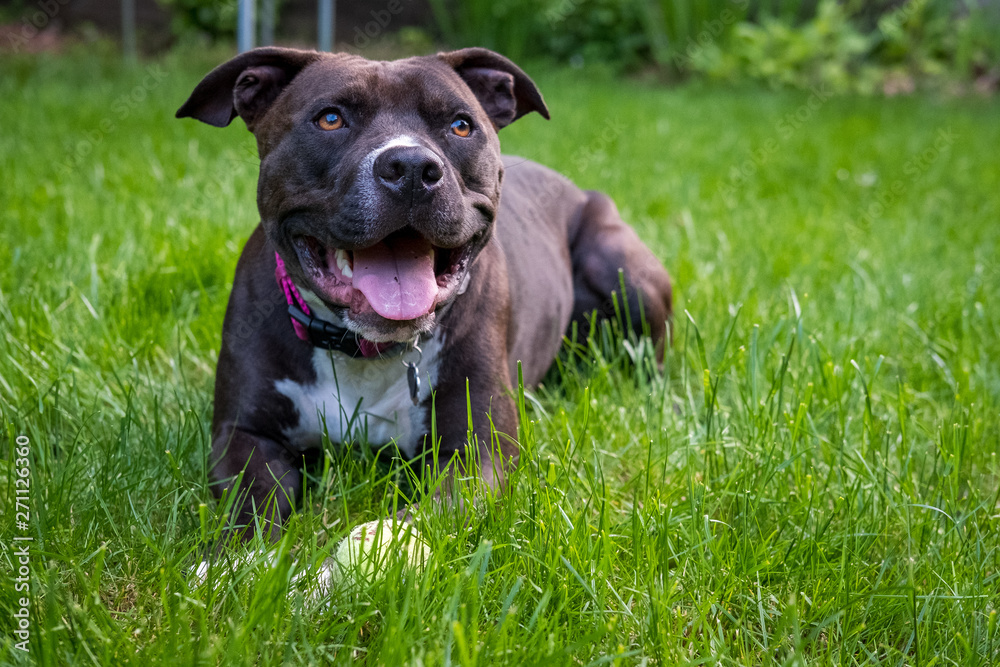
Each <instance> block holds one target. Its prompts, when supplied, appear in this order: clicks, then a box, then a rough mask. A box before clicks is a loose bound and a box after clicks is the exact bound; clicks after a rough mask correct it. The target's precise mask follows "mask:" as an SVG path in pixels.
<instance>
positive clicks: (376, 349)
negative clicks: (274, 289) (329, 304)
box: [274, 252, 398, 359]
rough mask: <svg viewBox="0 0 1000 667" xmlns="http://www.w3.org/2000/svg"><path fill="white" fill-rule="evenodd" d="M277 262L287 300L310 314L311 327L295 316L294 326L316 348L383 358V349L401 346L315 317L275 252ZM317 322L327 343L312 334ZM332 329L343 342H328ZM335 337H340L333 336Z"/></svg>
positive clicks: (297, 332)
mask: <svg viewBox="0 0 1000 667" xmlns="http://www.w3.org/2000/svg"><path fill="white" fill-rule="evenodd" d="M274 262H275V268H274V279H275V280H277V281H278V285H280V286H281V290H282V291H283V292H284V293H285V301H287V302H288V305H289V306H290V307H293V306H294V307H298V309H299V310H301V311H302V313H304V314H305V315H306V316H307V317H308V321H309V322H310V326H309V327H308V328H307V327H306V325H305V324H303V323H302V322H300V321H299V320H297V319H296V318H295V317H290V318H289V319H290V320H291V321H292V328H293V329H294V330H295V335H296V336H298V337H299V338H300V339H301V340H304V341H306V342H307V343H312V344H313V345H315V346H316V347H322V348H325V349H336V350H340V351H342V352H346V353H347V354H349V355H350V356H355V357H356V356H358V355H357V354H354V352H355V350H356V351H357V352H358V353H359V354H360V355H361V356H362V357H365V358H366V359H369V358H371V357H380V356H382V353H383V352H385V351H387V350H388V349H389V348H391V347H393V346H394V345H398V343H393V342H388V343H375V342H372V341H370V340H368V339H367V338H362V337H361V336H358V335H357V334H354V333H351V332H350V331H348V330H347V329H343V328H341V327H336V326H334V325H333V324H330V323H329V322H325V321H324V320H321V319H319V318H317V317H313V316H312V310H310V308H309V304H307V303H306V300H305V299H303V298H302V295H301V294H299V289H298V288H297V287H296V286H295V283H293V282H292V279H291V277H290V276H289V275H288V269H286V268H285V262H284V261H283V260H282V259H281V255H279V254H278V253H277V252H275V253H274ZM291 310H294V308H291ZM313 322H315V323H316V326H317V328H319V329H322V330H323V331H324V333H325V334H326V335H325V336H324V342H323V343H319V342H317V340H316V339H315V338H314V337H313V336H311V335H310V331H311V329H312V328H313V327H312V323H313ZM330 332H335V334H339V342H336V343H333V344H330V343H328V342H327V341H329V340H330V339H331V334H330ZM333 337H337V336H336V335H333Z"/></svg>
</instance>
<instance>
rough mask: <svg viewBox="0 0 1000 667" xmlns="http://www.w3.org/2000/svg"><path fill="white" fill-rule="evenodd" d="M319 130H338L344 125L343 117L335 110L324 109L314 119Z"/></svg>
mask: <svg viewBox="0 0 1000 667" xmlns="http://www.w3.org/2000/svg"><path fill="white" fill-rule="evenodd" d="M316 124H317V125H319V129H321V130H339V129H340V128H342V127H344V118H343V116H341V115H340V114H339V113H338V112H336V111H324V112H323V113H322V114H320V116H319V118H317V119H316Z"/></svg>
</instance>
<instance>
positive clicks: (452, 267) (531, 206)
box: [177, 48, 671, 534]
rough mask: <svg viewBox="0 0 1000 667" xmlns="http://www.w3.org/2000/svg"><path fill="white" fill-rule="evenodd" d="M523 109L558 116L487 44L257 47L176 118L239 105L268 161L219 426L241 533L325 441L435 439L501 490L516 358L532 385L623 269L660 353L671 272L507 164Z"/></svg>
mask: <svg viewBox="0 0 1000 667" xmlns="http://www.w3.org/2000/svg"><path fill="white" fill-rule="evenodd" d="M531 111H537V112H538V113H540V114H541V115H543V116H545V117H546V118H548V110H547V109H546V107H545V103H544V102H543V100H542V96H541V94H540V93H539V92H538V89H537V88H536V87H535V84H534V83H533V82H532V81H531V79H529V78H528V77H527V75H525V73H524V72H522V71H521V70H520V69H519V68H518V67H517V66H516V65H514V63H512V62H510V61H509V60H507V59H506V58H504V57H502V56H500V55H498V54H496V53H493V52H491V51H487V50H485V49H464V50H461V51H454V52H450V53H442V54H439V55H437V56H428V57H420V58H408V59H405V60H398V61H394V62H373V61H369V60H365V59H364V58H360V57H358V56H352V55H346V54H329V53H317V52H312V51H298V50H292V49H282V48H261V49H255V50H253V51H249V52H247V53H244V54H242V55H240V56H238V57H236V58H234V59H233V60H230V61H229V62H227V63H225V64H223V65H221V66H220V67H218V68H216V69H215V70H213V71H212V72H211V73H209V74H208V75H207V76H206V77H205V79H204V80H203V81H202V82H201V83H200V84H198V86H197V88H195V90H194V92H193V93H192V95H191V97H190V99H188V101H187V102H186V103H185V104H184V105H183V106H182V107H181V108H180V110H179V111H178V112H177V115H178V117H184V116H191V117H194V118H197V119H199V120H202V121H204V122H206V123H209V124H211V125H215V126H218V127H223V126H226V125H228V124H229V123H230V121H232V120H233V118H235V117H236V116H237V115H238V116H240V117H241V118H242V119H243V120H244V121H245V122H246V125H247V128H249V130H250V131H251V132H253V134H254V136H255V137H256V139H257V146H258V151H259V153H260V161H261V162H260V180H259V183H258V189H257V205H258V208H259V210H260V216H261V223H260V225H259V226H258V227H257V229H256V230H255V231H254V233H253V235H252V236H251V237H250V240H249V242H248V243H247V245H246V247H245V248H244V250H243V254H242V256H241V257H240V261H239V264H238V266H237V268H236V278H235V282H234V285H233V292H232V296H231V297H230V300H229V307H228V310H227V312H226V319H225V324H224V327H223V335H222V349H221V352H220V354H219V365H218V370H217V375H216V386H215V416H214V419H213V425H212V434H213V442H212V457H213V467H212V476H213V481H214V489H215V491H216V493H217V494H221V493H222V492H223V491H224V490H225V489H227V488H229V487H230V486H231V485H232V484H233V480H235V479H237V478H238V476H239V475H240V473H241V472H242V473H243V477H242V482H241V484H242V486H241V487H240V488H239V489H238V490H239V492H240V495H239V500H238V502H237V508H238V517H237V518H236V521H237V522H238V523H239V524H240V525H252V523H253V518H254V515H255V514H259V513H261V512H263V508H264V506H265V504H266V503H267V502H269V499H270V498H271V496H272V494H273V497H274V502H275V505H274V507H275V508H276V510H277V516H276V517H275V516H269V518H271V519H275V521H273V522H272V525H271V530H272V532H273V534H277V532H278V531H279V530H280V528H279V526H280V522H281V520H283V519H284V518H285V517H287V516H288V514H289V512H290V511H291V510H292V507H293V503H294V500H295V498H296V497H297V496H298V495H299V494H300V492H301V488H302V458H303V455H304V453H305V452H307V450H310V449H315V448H318V447H319V446H320V442H321V438H322V434H323V433H324V431H325V432H327V433H328V435H329V437H330V440H331V441H334V442H338V441H350V440H352V439H353V438H358V437H362V438H363V439H365V440H366V441H367V442H368V443H370V444H371V445H374V446H382V445H386V444H387V443H395V444H396V446H397V447H398V449H399V451H400V452H401V453H402V454H403V455H404V456H405V457H408V458H417V457H427V456H428V455H429V453H430V452H431V451H434V452H435V453H436V460H435V461H428V463H432V464H435V465H436V466H437V469H438V470H445V469H454V467H455V465H454V464H457V465H458V466H459V467H460V468H467V467H468V464H469V463H471V462H472V461H475V462H476V463H475V465H477V466H478V468H479V473H480V475H481V477H482V478H483V480H484V481H485V482H486V483H488V484H490V485H491V486H493V487H495V488H500V487H502V486H503V484H504V478H505V474H506V472H507V471H508V470H509V469H510V467H511V466H513V465H516V462H517V457H518V449H517V445H516V442H515V439H514V438H515V437H516V435H517V412H516V410H515V405H514V399H513V392H512V388H511V387H512V384H516V381H517V362H518V361H520V362H521V363H522V366H523V373H524V381H525V383H526V384H528V385H532V384H535V383H537V382H538V381H539V380H540V379H541V378H542V376H543V374H544V373H545V372H546V370H547V369H548V368H549V366H550V365H551V364H552V361H553V359H554V358H555V355H556V353H557V352H558V350H559V347H560V344H561V341H562V337H563V335H564V334H565V333H566V331H567V327H568V326H569V325H570V323H571V322H572V321H574V320H576V321H578V322H586V321H587V318H588V317H589V315H590V314H591V313H592V312H593V311H594V310H595V309H597V310H598V315H599V316H608V315H609V314H610V308H609V306H610V304H611V300H610V297H611V294H612V292H616V291H620V290H619V269H623V270H624V277H625V284H626V295H625V297H626V299H625V300H627V303H628V304H629V307H630V310H631V312H630V316H631V321H632V322H633V323H636V324H637V323H638V322H640V315H641V314H643V315H644V320H645V321H646V322H647V323H648V325H649V327H650V330H651V334H652V336H653V337H654V339H655V340H656V341H657V342H658V344H660V345H662V342H663V339H664V337H665V332H666V326H665V323H666V322H667V320H668V319H669V317H670V300H671V291H670V280H669V278H668V276H667V272H666V271H665V270H664V269H663V266H662V265H661V264H660V262H659V261H658V260H657V259H656V258H655V257H654V256H653V255H652V253H650V251H649V250H648V249H647V248H646V247H645V246H644V245H643V244H642V242H641V241H640V240H639V238H638V237H637V236H636V234H635V232H633V231H632V229H631V228H630V227H628V226H627V225H626V224H625V223H624V222H622V220H621V218H620V217H619V216H618V212H617V210H616V209H615V206H614V204H613V203H612V202H611V200H610V199H608V197H606V196H605V195H603V194H601V193H598V192H584V191H581V190H580V189H578V188H577V187H575V186H574V185H573V184H572V183H570V182H569V181H568V180H567V179H566V178H564V177H563V176H560V175H559V174H557V173H555V172H553V171H551V170H549V169H547V168H545V167H542V166H540V165H537V164H534V163H532V162H528V161H526V160H523V159H520V158H511V157H507V158H501V155H500V143H499V141H498V139H497V130H499V129H500V128H502V127H504V126H506V125H508V124H509V123H511V122H513V121H514V120H516V119H518V118H520V117H521V116H523V115H524V114H526V113H529V112H531ZM501 184H502V188H501ZM501 192H502V196H501ZM277 258H280V259H277ZM282 265H283V266H282ZM276 270H277V277H276ZM296 293H297V294H296ZM286 299H287V300H288V302H289V304H290V308H289V309H288V310H287V311H286V308H285V305H284V304H285V300H286ZM640 300H641V306H640ZM276 305H280V307H275V306H276ZM640 308H641V311H642V312H641V313H640ZM289 315H291V316H292V317H293V318H294V321H297V322H299V324H298V325H293V321H292V320H290V318H289ZM584 330H586V329H584ZM417 380H422V383H418V382H417ZM467 387H468V397H469V402H470V403H471V407H470V406H469V405H468V404H467V400H466V396H467V393H466V388H467ZM432 389H433V393H434V406H435V409H436V429H437V434H438V436H439V438H440V444H439V446H437V447H432V443H430V438H429V430H430V424H431V409H432V407H431V406H432V401H431V391H432ZM470 411H471V414H472V418H473V423H474V427H473V434H474V438H473V443H472V444H471V446H470V443H469V438H468V418H467V415H468V414H469V412H470ZM491 422H492V424H493V425H494V426H495V427H496V430H497V431H498V432H499V433H501V434H505V435H506V436H507V437H505V438H501V439H500V446H499V448H496V447H494V446H491V445H490V442H491V440H490V424H491Z"/></svg>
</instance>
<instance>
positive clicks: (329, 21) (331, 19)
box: [317, 0, 337, 51]
mask: <svg viewBox="0 0 1000 667" xmlns="http://www.w3.org/2000/svg"><path fill="white" fill-rule="evenodd" d="M318 9H319V11H318V14H319V16H318V17H317V21H318V23H319V50H320V51H333V38H334V35H335V33H336V31H335V30H334V28H335V27H336V21H337V2H336V0H319V8H318Z"/></svg>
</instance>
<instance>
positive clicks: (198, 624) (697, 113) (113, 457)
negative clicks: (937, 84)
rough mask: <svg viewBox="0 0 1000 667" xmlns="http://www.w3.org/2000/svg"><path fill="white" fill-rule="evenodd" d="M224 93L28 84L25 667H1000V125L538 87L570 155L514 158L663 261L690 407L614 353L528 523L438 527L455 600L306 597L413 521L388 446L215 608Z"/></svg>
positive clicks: (230, 256) (14, 215)
mask: <svg viewBox="0 0 1000 667" xmlns="http://www.w3.org/2000/svg"><path fill="white" fill-rule="evenodd" d="M223 56H224V54H222V53H214V54H213V53H209V54H200V55H198V56H195V55H193V54H187V55H186V56H180V55H176V56H173V57H171V58H168V59H167V60H164V61H161V62H158V63H155V64H154V67H157V68H160V69H159V70H157V71H159V72H162V78H160V79H159V80H156V81H153V80H152V79H148V80H147V77H148V72H147V71H146V70H145V69H144V66H140V68H139V69H136V70H126V69H123V68H121V67H119V66H118V65H116V64H114V63H113V62H112V61H110V60H108V59H105V58H101V57H88V56H86V55H85V54H79V53H78V54H71V55H69V56H62V57H43V58H40V59H38V60H11V59H7V60H4V61H2V62H0V100H2V101H0V111H2V114H0V117H2V121H0V124H2V132H0V182H2V184H3V185H2V199H3V203H2V206H0V263H2V269H0V420H2V426H3V437H4V447H3V450H2V454H0V484H2V485H3V487H4V493H3V494H0V497H2V501H0V502H2V503H3V504H2V508H3V511H2V514H0V516H2V518H0V530H2V539H0V542H2V544H3V548H4V550H3V551H2V552H0V562H2V563H3V567H2V570H3V578H4V583H3V584H2V585H0V662H2V663H13V664H23V663H26V662H30V661H32V660H34V661H37V663H39V664H53V665H62V664H75V663H79V664H95V665H112V664H125V663H128V664H143V665H151V664H225V665H229V664H259V665H271V664H278V663H288V664H325V663H327V662H334V663H347V662H349V661H351V660H353V659H357V660H359V661H361V662H362V663H363V664H372V665H374V664H387V665H394V664H404V663H406V664H424V665H441V664H451V665H471V664H480V665H492V664H521V665H536V664H544V665H555V664H643V663H646V664H662V665H675V664H677V665H683V664H692V665H693V664H719V665H797V664H810V665H860V664H876V663H877V664H888V665H932V664H936V665H991V664H997V663H998V662H1000V624H998V622H997V606H998V599H1000V594H998V591H1000V534H998V529H1000V502H998V501H1000V462H998V460H997V458H998V456H997V453H998V450H1000V416H998V413H1000V225H998V224H997V221H998V220H1000V186H998V184H1000V160H998V159H997V156H996V147H997V146H998V145H1000V122H998V121H1000V107H998V105H997V102H996V101H995V100H982V99H971V98H970V99H949V100H938V99H929V98H908V99H893V100H879V99H857V98H835V99H829V100H816V99H814V100H813V101H812V105H811V106H810V99H809V98H808V97H807V96H806V95H800V94H793V93H787V94H784V93H783V94H775V93H762V92H759V91H756V90H753V89H748V90H732V89H728V90H727V89H715V88H699V87H693V86H692V87H685V88H675V89H662V88H656V87H651V86H646V85H643V84H640V83H635V82H627V81H616V80H613V79H610V78H605V77H601V76H596V77H589V78H588V74H587V73H586V72H583V73H581V72H567V71H547V70H542V71H537V72H536V71H535V68H530V69H532V71H533V73H535V74H536V78H537V81H538V83H539V84H540V86H541V88H542V90H543V92H544V93H545V95H546V98H547V100H548V101H549V103H550V106H551V110H552V116H553V120H552V121H551V122H548V123H547V122H545V121H543V120H542V119H540V118H537V117H531V118H525V119H524V120H522V121H519V122H518V123H516V124H515V125H514V126H512V127H510V128H509V129H506V130H504V131H503V135H502V140H503V142H504V147H505V150H506V151H507V152H511V153H517V154H521V155H524V156H526V157H530V158H533V159H536V160H538V161H541V162H543V163H545V164H548V165H550V166H553V167H555V168H557V169H560V170H562V171H564V172H565V173H567V174H568V175H570V176H571V177H573V178H574V179H575V180H576V181H577V182H578V183H579V184H581V185H582V186H585V187H600V188H602V189H604V190H606V191H607V192H609V193H610V194H611V195H612V196H613V197H614V198H615V199H616V201H617V202H618V204H619V206H620V207H621V209H622V212H623V214H624V216H625V217H626V219H627V220H629V221H631V222H632V223H633V224H634V225H635V226H636V227H637V229H638V230H639V231H640V234H641V235H642V236H643V238H644V239H645V240H646V241H647V242H648V243H649V244H650V246H651V247H652V248H653V249H654V250H655V251H656V253H657V254H658V255H659V256H660V257H662V258H663V260H664V262H665V264H666V265H667V266H668V267H669V269H670V270H671V272H672V275H673V277H674V280H675V283H676V287H677V311H676V312H677V317H676V322H675V334H676V343H675V345H674V347H673V349H672V350H671V351H670V352H669V355H668V357H667V360H666V368H667V373H666V375H665V377H656V376H653V377H651V376H648V375H647V374H643V373H637V372H634V371H632V370H630V369H629V364H628V363H627V359H628V358H629V356H630V355H633V356H635V355H638V356H642V355H643V354H645V353H644V352H643V351H642V350H638V351H637V350H636V349H635V348H634V347H633V346H629V345H622V344H614V343H612V344H611V345H609V346H608V347H607V348H606V349H605V350H604V351H602V352H600V353H599V354H596V355H591V356H588V357H587V360H588V361H587V362H586V363H584V364H568V365H567V366H566V368H565V370H564V372H563V373H562V374H559V373H554V374H552V375H550V379H549V382H548V384H547V385H546V386H544V387H542V388H539V389H537V390H534V391H530V392H528V396H527V398H526V399H525V401H524V406H523V409H524V411H525V413H526V420H525V423H524V424H523V428H522V433H521V440H522V451H523V454H522V459H521V460H522V465H521V467H520V469H519V471H518V472H517V474H516V475H515V477H514V479H513V490H512V492H511V495H510V496H509V497H508V498H507V499H505V500H504V501H502V502H500V503H497V504H493V503H492V502H487V503H485V504H486V505H487V506H488V511H486V512H482V513H479V514H477V515H476V516H474V517H473V518H471V520H469V522H468V526H467V527H465V528H461V529H460V528H458V527H456V518H455V517H454V516H449V515H448V514H447V513H444V514H436V515H432V516H429V517H427V518H426V520H425V521H424V523H423V525H422V526H421V529H422V530H423V532H424V534H425V535H426V536H427V538H428V539H429V541H430V542H431V543H432V546H433V556H432V558H431V560H430V562H429V564H428V566H427V568H426V569H425V570H423V571H422V572H418V573H412V572H407V571H406V570H403V569H401V568H400V567H398V566H397V567H395V568H394V569H393V570H391V572H390V574H389V579H388V584H387V585H383V586H378V587H373V588H369V589H362V590H349V589H344V588H338V589H337V590H335V591H334V592H333V593H332V595H331V597H330V598H329V599H327V600H318V601H317V600H314V599H311V598H310V597H309V596H308V595H307V590H306V588H305V587H304V586H303V585H301V584H290V583H289V582H290V579H291V577H292V576H293V575H294V574H295V573H296V572H298V571H300V570H302V569H304V568H307V567H308V566H309V565H311V564H315V563H317V562H319V561H320V560H322V558H323V557H324V556H325V553H326V551H327V550H329V549H330V548H331V547H332V546H333V545H335V544H336V543H337V541H338V540H339V539H340V538H341V537H342V536H343V535H345V534H346V532H347V531H348V530H349V528H350V527H351V526H352V525H355V524H357V523H358V522H360V521H366V520H372V519H375V518H378V517H380V516H383V515H384V514H385V513H386V512H387V511H389V510H390V508H391V507H392V506H393V504H394V503H395V502H398V494H397V489H398V488H399V485H402V486H404V487H405V486H406V485H405V483H404V482H405V479H404V477H405V476H404V475H403V474H402V473H401V472H400V471H399V470H398V469H395V468H392V469H390V468H386V467H385V466H383V465H381V464H378V463H376V462H375V461H373V459H372V457H371V455H370V454H367V453H366V452H365V451H364V449H363V448H361V447H355V448H354V449H349V448H344V447H341V446H331V447H330V448H329V459H328V462H329V465H328V466H326V467H323V468H321V469H320V470H318V471H317V472H316V473H315V479H314V480H313V483H312V484H311V486H310V498H309V499H308V501H307V503H306V505H307V509H306V510H305V511H303V512H302V513H300V514H298V515H297V516H296V517H295V518H294V520H293V521H292V522H291V524H290V527H289V530H288V531H287V536H286V538H285V540H284V541H283V542H282V544H281V545H280V549H279V553H280V556H279V558H278V559H277V565H275V566H273V567H272V566H266V565H263V564H259V563H256V562H252V563H250V564H244V565H234V566H233V567H232V569H231V570H227V568H226V566H225V565H223V567H221V568H217V569H216V570H214V571H213V573H212V575H211V577H210V581H209V583H208V584H206V585H202V586H199V585H196V584H194V583H193V582H192V581H191V579H190V577H189V570H190V568H191V567H193V566H194V565H195V564H196V563H197V562H198V561H199V560H200V559H201V557H202V555H203V554H204V553H205V552H206V550H207V549H208V546H207V545H208V544H209V543H210V541H211V537H212V535H213V534H214V533H215V531H216V530H217V528H218V527H219V526H220V525H221V522H222V521H223V520H224V519H223V517H222V515H221V511H220V510H219V509H218V508H217V505H216V503H215V502H214V500H213V499H212V497H211V494H210V492H209V490H208V487H207V482H206V478H207V477H206V475H207V473H206V465H207V450H208V444H209V435H208V429H209V419H210V415H211V388H212V380H213V373H214V365H215V361H216V350H217V348H218V344H219V331H220V327H221V322H222V316H223V313H224V309H225V304H226V299H227V297H228V293H229V290H230V287H231V280H232V273H233V269H234V266H235V261H236V257H237V254H238V252H239V250H240V248H241V246H242V243H243V241H244V240H245V239H246V238H247V237H248V235H249V234H250V231H251V229H252V228H253V226H254V225H255V223H256V212H255V204H254V193H255V179H256V158H255V155H254V148H253V143H252V139H251V137H250V136H249V134H248V133H247V132H246V131H245V129H244V128H243V126H242V123H240V122H239V121H237V123H234V125H233V126H232V127H230V128H229V129H227V130H223V131H220V130H215V129H212V128H209V127H207V126H204V125H200V124H197V123H195V122H193V121H190V120H189V121H177V120H174V119H173V112H174V110H175V109H176V108H177V106H179V104H180V103H181V102H182V101H183V100H184V99H185V98H186V95H187V93H188V92H189V91H190V89H191V88H192V87H193V85H194V84H195V83H196V82H197V80H198V79H199V77H200V76H201V75H202V74H203V73H204V72H205V71H206V70H207V68H208V67H210V66H211V65H212V64H214V63H215V62H217V61H218V60H221V59H222V57H223ZM144 80H145V83H144ZM129 96H133V97H129ZM140 98H141V99H140ZM130 99H131V100H134V103H129V102H128V101H127V100H130ZM814 107H817V108H814ZM102 122H103V128H102ZM940 130H945V131H946V132H947V133H948V134H947V136H946V137H945V139H943V140H942V143H941V144H940V146H939V149H938V150H932V151H930V152H926V154H924V153H925V151H928V149H933V148H934V145H935V141H936V140H938V138H939V134H938V133H939V131H940ZM86 141H90V145H89V147H88V145H87V144H86V143H81V142H86ZM932 153H933V154H932ZM921 154H924V156H923V158H921V157H920V156H921ZM741 169H742V171H740V170H741ZM897 183H898V186H897V185H896V184H897ZM880 200H881V202H882V204H881V206H882V209H883V210H881V211H879V210H878V208H877V207H875V206H874V204H875V203H876V202H879V201H880ZM640 370H641V368H640ZM17 436H26V437H27V438H28V439H29V440H30V443H31V444H30V449H31V462H30V470H31V472H30V475H31V476H30V481H31V495H30V504H31V512H32V513H31V517H30V529H29V530H28V531H27V533H24V532H22V531H20V530H18V529H17V528H16V526H15V524H14V509H15V507H14V498H15V481H14V480H15V478H16V473H15V469H14V458H15V457H14V453H15V439H16V437H17ZM24 534H28V535H31V536H33V537H34V539H35V541H34V542H33V543H32V545H31V548H32V556H31V559H30V569H31V595H30V601H31V607H30V608H31V626H30V631H31V645H30V647H31V653H30V654H29V656H25V655H24V654H23V653H22V652H20V651H17V650H14V649H13V643H14V641H15V639H14V635H13V634H12V624H13V616H12V615H13V614H14V613H15V611H16V610H17V608H18V598H19V597H20V595H21V594H17V593H15V591H14V585H13V580H12V577H13V576H14V572H15V567H16V565H17V562H16V557H15V556H14V555H13V552H12V548H13V547H14V546H15V543H14V542H13V541H12V537H13V536H15V535H24ZM293 562H294V563H296V564H293Z"/></svg>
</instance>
